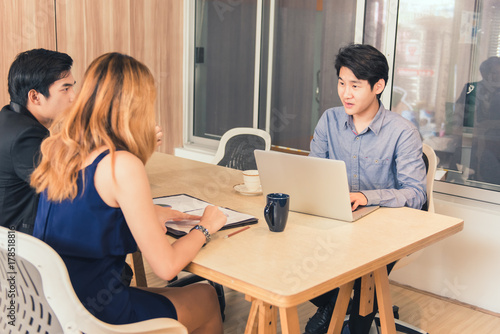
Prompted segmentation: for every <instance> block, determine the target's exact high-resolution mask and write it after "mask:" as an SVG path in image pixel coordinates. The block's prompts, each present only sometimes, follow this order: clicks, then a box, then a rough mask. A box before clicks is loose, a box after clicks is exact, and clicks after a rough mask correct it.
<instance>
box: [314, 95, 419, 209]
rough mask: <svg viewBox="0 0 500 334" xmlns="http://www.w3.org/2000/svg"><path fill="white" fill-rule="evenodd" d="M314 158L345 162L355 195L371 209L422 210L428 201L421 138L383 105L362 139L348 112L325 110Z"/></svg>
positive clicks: (336, 109) (362, 133)
mask: <svg viewBox="0 0 500 334" xmlns="http://www.w3.org/2000/svg"><path fill="white" fill-rule="evenodd" d="M309 155H310V156H313V157H320V158H329V159H336V160H343V161H345V163H346V168H347V177H348V180H349V187H350V191H351V192H362V193H363V194H364V195H365V197H366V198H367V200H368V205H381V206H388V207H401V206H408V207H412V208H416V209H420V208H422V205H423V204H424V203H425V201H426V169H425V164H424V161H423V159H422V140H421V139H420V134H419V132H418V130H417V128H416V127H415V126H414V125H413V124H412V123H411V122H409V121H407V120H406V119H404V118H403V117H401V116H400V115H398V114H397V113H394V112H392V111H389V110H387V109H385V108H384V106H383V105H382V103H380V108H379V110H378V112H377V114H376V115H375V118H374V119H373V120H372V121H371V123H370V125H369V126H368V127H367V128H366V129H365V130H363V132H361V133H359V134H358V133H357V132H356V128H355V126H354V122H353V118H352V116H350V115H347V114H346V113H345V110H344V107H337V108H332V109H328V110H327V111H325V112H324V113H323V115H322V116H321V118H320V120H319V122H318V125H317V126H316V129H315V130H314V137H313V140H312V141H311V153H310V154H309Z"/></svg>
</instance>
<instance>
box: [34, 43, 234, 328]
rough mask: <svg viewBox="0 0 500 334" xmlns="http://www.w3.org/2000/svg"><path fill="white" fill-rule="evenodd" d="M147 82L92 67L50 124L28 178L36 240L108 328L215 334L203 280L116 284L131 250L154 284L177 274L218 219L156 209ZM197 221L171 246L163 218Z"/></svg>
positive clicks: (137, 71) (117, 65)
mask: <svg viewBox="0 0 500 334" xmlns="http://www.w3.org/2000/svg"><path fill="white" fill-rule="evenodd" d="M155 95H156V90H155V85H154V79H153V76H152V75H151V73H150V72H149V70H148V69H147V67H146V66H144V65H143V64H141V63H140V62H138V61H137V60H135V59H134V58H132V57H129V56H126V55H123V54H118V53H109V54H105V55H102V56H100V57H99V58H97V59H96V60H94V61H93V62H92V64H91V65H90V67H89V68H88V69H87V72H86V73H85V77H84V81H83V84H82V89H81V91H80V93H79V94H78V96H77V98H76V101H75V103H74V104H73V106H72V107H71V108H70V109H69V110H68V111H67V112H66V113H65V115H64V116H62V117H61V118H60V119H58V120H56V121H55V122H54V124H53V125H52V127H51V129H50V131H51V135H50V137H49V138H47V139H46V140H45V141H44V142H43V143H42V147H41V151H42V160H41V162H40V165H39V167H38V168H36V170H35V171H34V172H33V174H32V179H31V180H32V181H31V183H32V186H34V187H35V188H36V190H37V192H39V193H41V196H40V203H39V207H38V213H37V217H36V221H35V231H34V235H35V236H36V237H38V238H40V239H42V240H44V241H45V242H46V243H48V244H49V245H50V246H52V247H53V248H54V249H55V250H56V251H57V252H58V253H59V254H60V255H61V257H62V259H63V260H64V262H65V263H66V266H67V268H68V272H69V275H70V278H71V282H72V284H73V287H74V289H75V292H76V294H77V295H78V297H79V298H80V300H81V302H82V303H83V304H84V305H85V307H86V308H87V309H88V310H89V311H90V312H91V313H93V314H94V315H95V316H96V317H97V318H99V319H101V320H103V321H105V322H108V323H113V324H124V323H132V322H138V321H142V320H147V319H152V318H160V317H169V318H175V319H178V320H179V321H180V322H181V323H183V324H184V325H185V326H186V327H187V328H188V330H189V332H192V333H221V332H222V320H221V315H220V311H219V306H218V302H217V296H216V293H215V291H214V289H213V288H212V286H210V285H208V284H193V285H190V286H187V287H182V288H160V289H148V288H142V289H139V288H133V287H126V286H124V285H123V284H122V283H121V279H120V273H121V272H122V270H123V267H124V264H125V256H126V254H128V253H131V252H134V251H135V250H136V248H137V246H138V247H139V248H140V249H141V252H142V254H143V256H145V258H146V260H147V261H148V262H149V264H150V265H151V267H152V269H153V271H154V272H155V273H156V274H157V275H158V276H159V277H161V278H163V279H165V280H170V279H172V278H173V277H175V276H176V275H177V274H178V273H179V272H180V271H181V270H182V269H183V268H184V267H185V266H186V265H187V264H188V263H189V262H190V261H191V260H192V259H193V258H194V257H195V255H196V254H197V253H198V251H199V250H200V249H201V247H202V246H203V245H204V244H205V242H206V241H207V240H208V239H209V238H208V236H206V233H207V234H208V235H209V234H211V233H215V232H216V231H218V230H219V229H220V228H221V227H222V226H223V225H224V223H225V221H226V217H225V215H224V214H223V213H222V212H221V211H220V210H219V209H218V208H216V207H213V206H209V207H207V209H206V210H205V212H204V214H203V216H202V217H199V216H190V215H187V214H184V213H181V212H178V211H175V210H171V209H169V208H162V207H158V206H154V205H153V202H152V196H151V192H150V186H149V182H148V178H147V175H146V170H145V167H144V164H145V163H146V161H147V160H148V158H149V157H150V156H151V155H152V153H153V151H154V149H155V147H156V135H155V119H154V101H155ZM177 218H187V219H199V220H200V223H199V226H200V227H199V228H198V229H194V230H192V231H191V232H190V233H188V234H187V235H186V236H185V237H183V238H180V239H178V240H177V241H176V242H174V243H173V244H170V243H169V241H168V239H167V237H166V236H165V227H164V224H163V223H164V222H165V221H166V220H168V219H177Z"/></svg>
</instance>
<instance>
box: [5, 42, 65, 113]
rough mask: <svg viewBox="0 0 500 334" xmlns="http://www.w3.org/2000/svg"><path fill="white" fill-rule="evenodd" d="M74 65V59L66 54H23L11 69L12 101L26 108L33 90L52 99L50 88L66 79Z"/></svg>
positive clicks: (51, 52)
mask: <svg viewBox="0 0 500 334" xmlns="http://www.w3.org/2000/svg"><path fill="white" fill-rule="evenodd" d="M72 65H73V59H71V57H70V56H68V55H67V54H65V53H61V52H57V51H51V50H45V49H33V50H29V51H25V52H21V53H20V54H18V55H17V56H16V59H15V60H14V62H13V63H12V65H11V66H10V69H9V94H10V100H11V101H12V102H15V103H17V104H20V105H22V106H24V107H26V104H27V102H28V93H29V91H30V90H32V89H34V90H36V91H37V92H39V93H41V94H43V95H44V96H45V97H46V98H48V97H50V93H49V87H50V86H51V85H52V84H53V83H54V82H56V81H57V80H59V79H62V78H64V77H66V76H67V75H68V72H69V71H70V70H71V66H72Z"/></svg>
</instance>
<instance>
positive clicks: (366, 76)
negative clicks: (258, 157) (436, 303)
mask: <svg viewBox="0 0 500 334" xmlns="http://www.w3.org/2000/svg"><path fill="white" fill-rule="evenodd" d="M335 68H336V70H337V76H338V86H337V90H338V94H339V97H340V100H341V101H342V104H343V106H342V107H336V108H332V109H328V110H326V111H325V112H324V114H323V115H322V117H321V118H320V120H319V122H318V125H317V126H316V129H315V131H314V137H313V139H312V141H311V153H310V156H313V157H321V158H327V159H336V160H343V161H345V163H346V167H347V176H348V180H349V187H350V197H351V203H352V210H355V209H356V208H357V207H358V206H360V205H361V206H364V205H380V206H387V207H401V206H408V207H412V208H416V209H421V208H422V205H423V204H424V203H425V201H426V170H425V164H424V161H423V159H422V141H421V139H420V134H419V132H418V130H417V128H416V127H415V126H414V125H413V124H412V123H411V122H409V121H408V120H406V119H404V118H403V117H401V116H400V115H398V114H397V113H394V112H391V111H389V110H387V109H385V107H384V106H383V104H382V103H381V102H380V96H381V94H382V92H383V91H384V88H385V85H386V82H387V79H388V72H389V66H388V64H387V60H386V58H385V56H384V55H383V54H382V53H381V52H379V51H378V50H377V49H375V48H374V47H372V46H369V45H359V44H353V45H349V46H347V47H345V48H341V49H340V51H339V54H338V55H337V58H336V61H335ZM392 267H393V264H390V265H389V266H388V268H387V269H388V271H389V272H390V270H391V269H392ZM360 281H361V280H360V279H358V280H356V283H355V285H354V293H355V294H354V299H353V307H352V311H351V316H350V320H349V327H348V329H347V328H345V329H344V332H343V333H349V331H350V333H352V334H354V333H356V334H361V333H362V334H367V333H368V332H369V330H370V327H371V323H372V321H373V318H374V316H375V314H376V311H377V307H376V303H374V304H375V305H374V306H375V309H374V312H373V313H371V314H370V315H368V316H366V317H361V316H360V315H359V314H358V313H359V312H358V311H359V292H360V283H361V282H360ZM337 294H338V289H336V290H333V291H330V292H328V293H326V294H325V295H322V296H319V297H317V298H315V299H314V300H312V302H313V303H314V304H315V305H316V306H318V311H317V312H316V314H315V315H314V316H313V317H312V318H311V319H309V322H308V323H307V326H306V333H308V334H316V333H326V331H327V329H328V325H329V323H330V319H331V317H332V313H333V308H334V306H335V301H336V298H337Z"/></svg>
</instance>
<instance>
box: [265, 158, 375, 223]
mask: <svg viewBox="0 0 500 334" xmlns="http://www.w3.org/2000/svg"><path fill="white" fill-rule="evenodd" d="M255 159H256V160H257V169H258V170H259V176H260V182H261V184H262V191H263V193H264V195H266V194H269V193H285V194H288V195H290V210H292V211H296V212H301V213H307V214H311V215H316V216H322V217H327V218H333V219H339V220H344V221H348V222H353V221H356V220H358V219H359V218H361V217H363V216H365V215H367V214H369V213H370V212H373V211H374V210H376V209H377V208H378V206H364V207H359V208H358V209H357V210H356V211H354V212H352V211H351V201H350V199H349V185H348V183H347V172H346V167H345V163H344V161H341V160H332V159H321V158H315V157H307V156H302V155H296V154H289V153H282V152H276V151H262V150H255Z"/></svg>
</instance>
